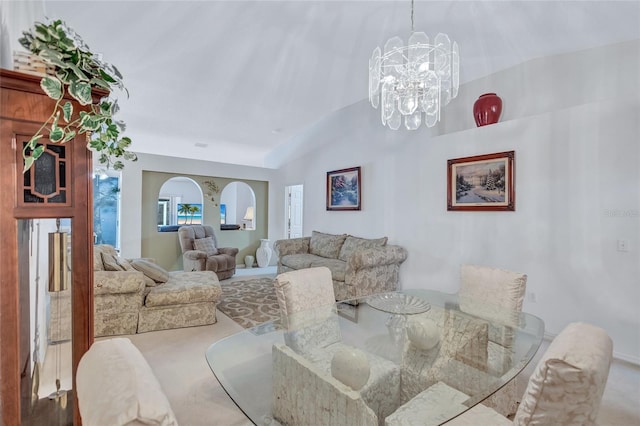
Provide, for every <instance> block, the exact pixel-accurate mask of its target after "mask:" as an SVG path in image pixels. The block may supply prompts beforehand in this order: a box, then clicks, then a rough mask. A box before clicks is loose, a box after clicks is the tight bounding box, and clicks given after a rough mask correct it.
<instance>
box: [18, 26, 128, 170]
mask: <svg viewBox="0 0 640 426" xmlns="http://www.w3.org/2000/svg"><path fill="white" fill-rule="evenodd" d="M19 42H20V44H21V45H22V46H23V47H24V48H25V49H27V50H28V51H30V52H31V53H33V54H35V55H37V56H38V57H40V58H41V59H42V60H43V61H44V62H45V63H47V64H50V65H52V66H53V67H54V69H55V76H51V75H47V76H45V77H43V78H42V80H41V81H40V86H41V87H42V90H44V92H45V93H46V94H47V96H49V97H50V98H51V99H54V100H55V101H56V103H55V106H54V108H53V112H52V113H51V115H50V116H49V118H48V120H47V121H45V122H44V123H43V124H42V126H41V127H40V129H39V130H38V131H37V132H36V134H35V135H33V137H32V138H31V139H30V140H29V142H28V143H27V144H26V146H25V147H24V150H23V158H24V172H26V171H27V170H29V168H31V166H32V165H33V163H34V161H36V160H37V159H38V158H39V157H40V155H42V152H43V151H44V146H43V145H41V144H38V141H39V140H40V139H41V138H42V137H43V136H44V134H45V133H47V132H48V136H49V140H50V141H51V142H53V143H61V144H62V143H65V142H68V141H70V140H71V139H73V138H74V137H76V136H78V135H81V134H86V135H89V140H88V143H87V147H88V148H89V149H91V150H93V151H95V152H97V153H99V155H100V156H99V158H98V161H99V162H100V164H104V165H105V166H106V167H107V168H110V167H113V169H115V170H121V169H122V168H123V167H124V164H123V163H122V161H121V160H120V158H122V159H125V160H130V161H136V160H137V156H136V155H135V153H133V152H131V151H128V150H127V148H128V147H129V146H130V145H131V139H130V138H128V137H126V136H121V133H122V132H124V131H125V130H126V125H125V123H124V122H123V121H118V120H115V119H114V115H115V114H116V113H117V112H118V109H119V107H118V102H117V99H114V98H112V97H111V96H112V95H113V92H114V89H119V90H121V91H123V92H124V93H126V95H127V96H128V95H129V93H128V91H127V89H126V88H125V86H124V84H123V82H122V75H121V74H120V72H119V71H118V69H117V68H116V67H115V66H113V65H111V64H109V63H107V62H105V61H103V60H102V55H100V54H95V53H92V52H91V50H90V49H89V46H87V45H86V43H85V42H84V41H83V40H82V38H81V37H80V36H79V35H78V34H76V32H75V31H74V30H73V29H71V28H70V27H68V26H67V24H65V23H64V22H63V21H61V20H56V21H52V22H50V23H48V24H43V23H40V22H36V23H35V26H34V27H33V28H32V29H31V30H30V31H25V32H23V37H21V38H20V40H19ZM94 88H99V89H104V90H106V91H108V92H109V96H105V97H103V98H102V99H100V100H99V101H97V102H94V100H93V98H92V96H91V91H92V89H94ZM65 93H68V94H69V95H70V96H71V97H72V98H73V99H75V100H76V101H78V103H79V104H80V105H83V106H89V108H88V110H87V111H80V112H79V113H78V115H77V116H76V118H73V105H72V103H71V102H69V101H68V100H67V101H65V100H64V95H65Z"/></svg>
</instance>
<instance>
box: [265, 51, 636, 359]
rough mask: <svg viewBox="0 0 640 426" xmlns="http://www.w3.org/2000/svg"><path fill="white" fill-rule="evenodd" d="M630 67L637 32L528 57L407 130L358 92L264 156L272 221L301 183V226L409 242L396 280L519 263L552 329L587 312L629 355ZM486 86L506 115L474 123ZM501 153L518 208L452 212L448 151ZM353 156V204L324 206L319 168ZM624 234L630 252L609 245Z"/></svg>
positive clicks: (632, 225) (424, 280)
mask: <svg viewBox="0 0 640 426" xmlns="http://www.w3.org/2000/svg"><path fill="white" fill-rule="evenodd" d="M639 63H640V42H631V43H622V44H619V45H615V46H607V47H604V48H599V49H592V50H589V51H584V52H578V53H573V54H570V55H563V56H558V57H550V58H544V59H539V60H536V61H531V62H529V63H525V64H522V65H520V66H517V67H514V68H512V69H509V70H505V71H503V72H500V73H498V74H496V75H493V76H489V77H487V78H484V79H481V80H478V81H474V82H471V83H469V84H466V85H465V86H464V87H461V89H460V95H459V96H458V98H456V99H455V100H454V101H453V102H452V103H451V104H450V105H449V106H448V107H447V108H446V109H445V110H444V112H443V115H444V116H445V117H446V121H447V122H446V123H442V124H441V125H440V126H439V127H438V128H434V129H426V128H423V129H420V130H418V131H415V132H409V131H402V130H400V131H397V132H394V131H391V130H388V129H386V128H383V127H382V125H381V124H380V122H379V119H378V116H379V111H378V110H373V109H372V108H371V107H370V106H369V105H368V104H367V103H366V102H364V101H363V102H360V103H358V104H355V105H352V106H350V107H347V108H345V109H344V110H342V111H340V112H339V113H337V114H335V115H333V116H330V117H327V118H326V119H324V120H321V121H320V122H318V123H317V124H316V125H315V126H313V128H310V129H308V130H307V131H306V132H305V133H304V134H302V135H299V136H298V137H297V138H296V139H294V140H292V143H291V145H289V146H288V147H287V148H284V149H283V150H281V151H280V152H275V153H274V154H273V155H272V156H271V159H270V160H271V164H274V165H278V166H280V165H281V168H280V170H279V174H278V177H277V180H276V181H274V182H273V184H272V185H271V191H270V196H271V202H270V204H271V206H272V208H274V207H275V209H276V212H275V215H270V217H276V218H281V217H284V211H283V208H284V195H283V194H284V190H283V188H284V186H286V185H290V184H298V183H303V184H304V186H305V199H304V203H305V204H304V209H305V211H304V226H305V228H304V234H305V235H310V234H311V231H312V230H319V231H325V232H346V233H350V234H353V235H357V236H363V237H378V236H383V235H386V236H388V237H389V243H391V244H400V245H402V246H404V247H406V248H407V250H408V252H409V258H408V259H407V261H406V262H405V264H404V265H403V266H402V268H401V285H402V287H404V288H433V289H439V290H444V291H447V292H456V291H457V289H458V278H459V268H460V265H461V264H463V263H477V264H484V265H490V266H495V267H501V268H506V269H510V270H514V271H519V272H525V273H527V274H528V282H527V300H526V301H525V307H524V309H525V311H527V312H530V313H533V314H535V315H538V316H540V317H541V318H542V319H543V320H544V321H545V324H546V331H547V333H548V334H549V335H550V336H553V335H555V334H557V333H558V332H560V330H561V329H562V328H563V327H564V326H566V325H567V323H569V322H572V321H588V322H591V323H594V324H597V325H599V326H602V327H604V328H605V329H606V330H607V331H608V332H609V334H610V335H611V336H612V338H613V340H614V351H615V354H616V356H617V357H620V358H623V359H627V360H630V361H633V362H636V363H639V362H640V333H638V330H639V329H640V314H639V312H640V310H639V309H638V303H639V302H640V285H638V284H639V283H640V278H639V277H640V255H639V254H640V189H639V186H640V144H639V142H638V141H639V140H640V127H639V126H640V125H639V124H638V123H639V122H640V89H639V81H640V78H639V76H640V66H639ZM461 66H464V62H462V65H461ZM485 92H497V93H498V94H499V95H500V96H501V97H502V99H503V101H504V104H505V113H504V116H503V120H501V122H500V123H498V124H496V125H492V126H486V127H482V128H475V124H474V122H473V116H472V111H471V109H472V105H473V102H474V100H475V99H476V98H477V96H478V95H479V94H481V93H485ZM292 147H293V149H292ZM285 150H286V151H285ZM509 150H515V152H516V161H515V164H516V166H515V170H516V211H515V212H459V211H456V212H448V211H447V209H446V172H447V170H446V165H447V160H448V159H452V158H459V157H466V156H471V155H480V154H487V153H493V152H500V151H509ZM283 158H284V159H285V160H282V159H283ZM352 166H361V167H362V180H363V195H362V204H363V209H362V211H359V212H357V211H348V212H333V211H332V212H328V211H326V210H325V196H326V194H325V191H326V189H325V181H326V172H327V171H330V170H336V169H341V168H345V167H352ZM275 225H276V227H272V226H270V234H272V235H274V236H275V238H282V237H283V236H284V224H283V223H280V222H278V223H277V224H275ZM620 239H622V240H626V241H628V242H629V251H627V252H620V251H617V240H620ZM534 299H535V300H534Z"/></svg>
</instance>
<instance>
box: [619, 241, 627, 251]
mask: <svg viewBox="0 0 640 426" xmlns="http://www.w3.org/2000/svg"><path fill="white" fill-rule="evenodd" d="M618 251H629V240H618Z"/></svg>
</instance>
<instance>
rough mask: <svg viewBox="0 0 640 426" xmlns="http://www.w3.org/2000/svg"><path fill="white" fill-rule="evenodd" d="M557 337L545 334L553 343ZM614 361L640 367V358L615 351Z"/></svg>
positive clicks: (547, 339) (545, 337)
mask: <svg viewBox="0 0 640 426" xmlns="http://www.w3.org/2000/svg"><path fill="white" fill-rule="evenodd" d="M556 336H557V334H551V333H546V332H545V333H544V337H543V339H544V340H546V341H548V342H549V343H551V341H552V340H553V339H554V338H555V337H556ZM613 359H614V360H616V361H620V362H625V363H627V364H631V365H633V366H635V367H640V357H637V356H634V355H629V354H625V353H622V352H617V351H615V350H614V351H613Z"/></svg>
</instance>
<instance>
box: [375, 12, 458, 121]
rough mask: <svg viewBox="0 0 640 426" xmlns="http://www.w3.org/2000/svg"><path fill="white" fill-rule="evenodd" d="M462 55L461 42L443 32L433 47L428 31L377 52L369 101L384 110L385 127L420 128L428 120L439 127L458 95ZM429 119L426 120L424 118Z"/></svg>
mask: <svg viewBox="0 0 640 426" xmlns="http://www.w3.org/2000/svg"><path fill="white" fill-rule="evenodd" d="M459 68H460V57H459V53H458V43H456V42H455V41H454V42H453V43H451V40H449V36H447V35H446V34H442V33H439V34H438V35H437V36H436V37H435V38H434V39H433V43H429V37H427V35H426V34H425V33H423V32H414V30H413V0H411V36H410V37H409V42H408V43H407V45H406V46H405V45H404V43H403V41H402V39H401V38H400V37H398V36H396V37H393V38H390V39H389V40H388V41H387V42H386V44H385V45H384V51H381V49H380V47H376V48H375V49H374V50H373V54H372V55H371V59H369V101H370V102H371V105H373V107H374V108H378V105H380V106H381V108H380V109H381V114H380V116H381V119H382V124H383V125H386V126H389V128H391V129H393V130H398V128H400V124H401V122H402V121H403V120H402V118H403V117H404V126H405V127H406V128H407V129H409V130H415V129H417V128H418V127H420V125H421V124H422V122H424V124H425V126H427V127H433V126H434V125H435V124H436V123H437V122H438V121H440V109H441V107H442V106H444V105H447V104H448V103H449V102H450V101H451V99H453V98H455V97H456V96H458V85H459V81H460V78H459ZM423 115H424V118H423Z"/></svg>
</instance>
